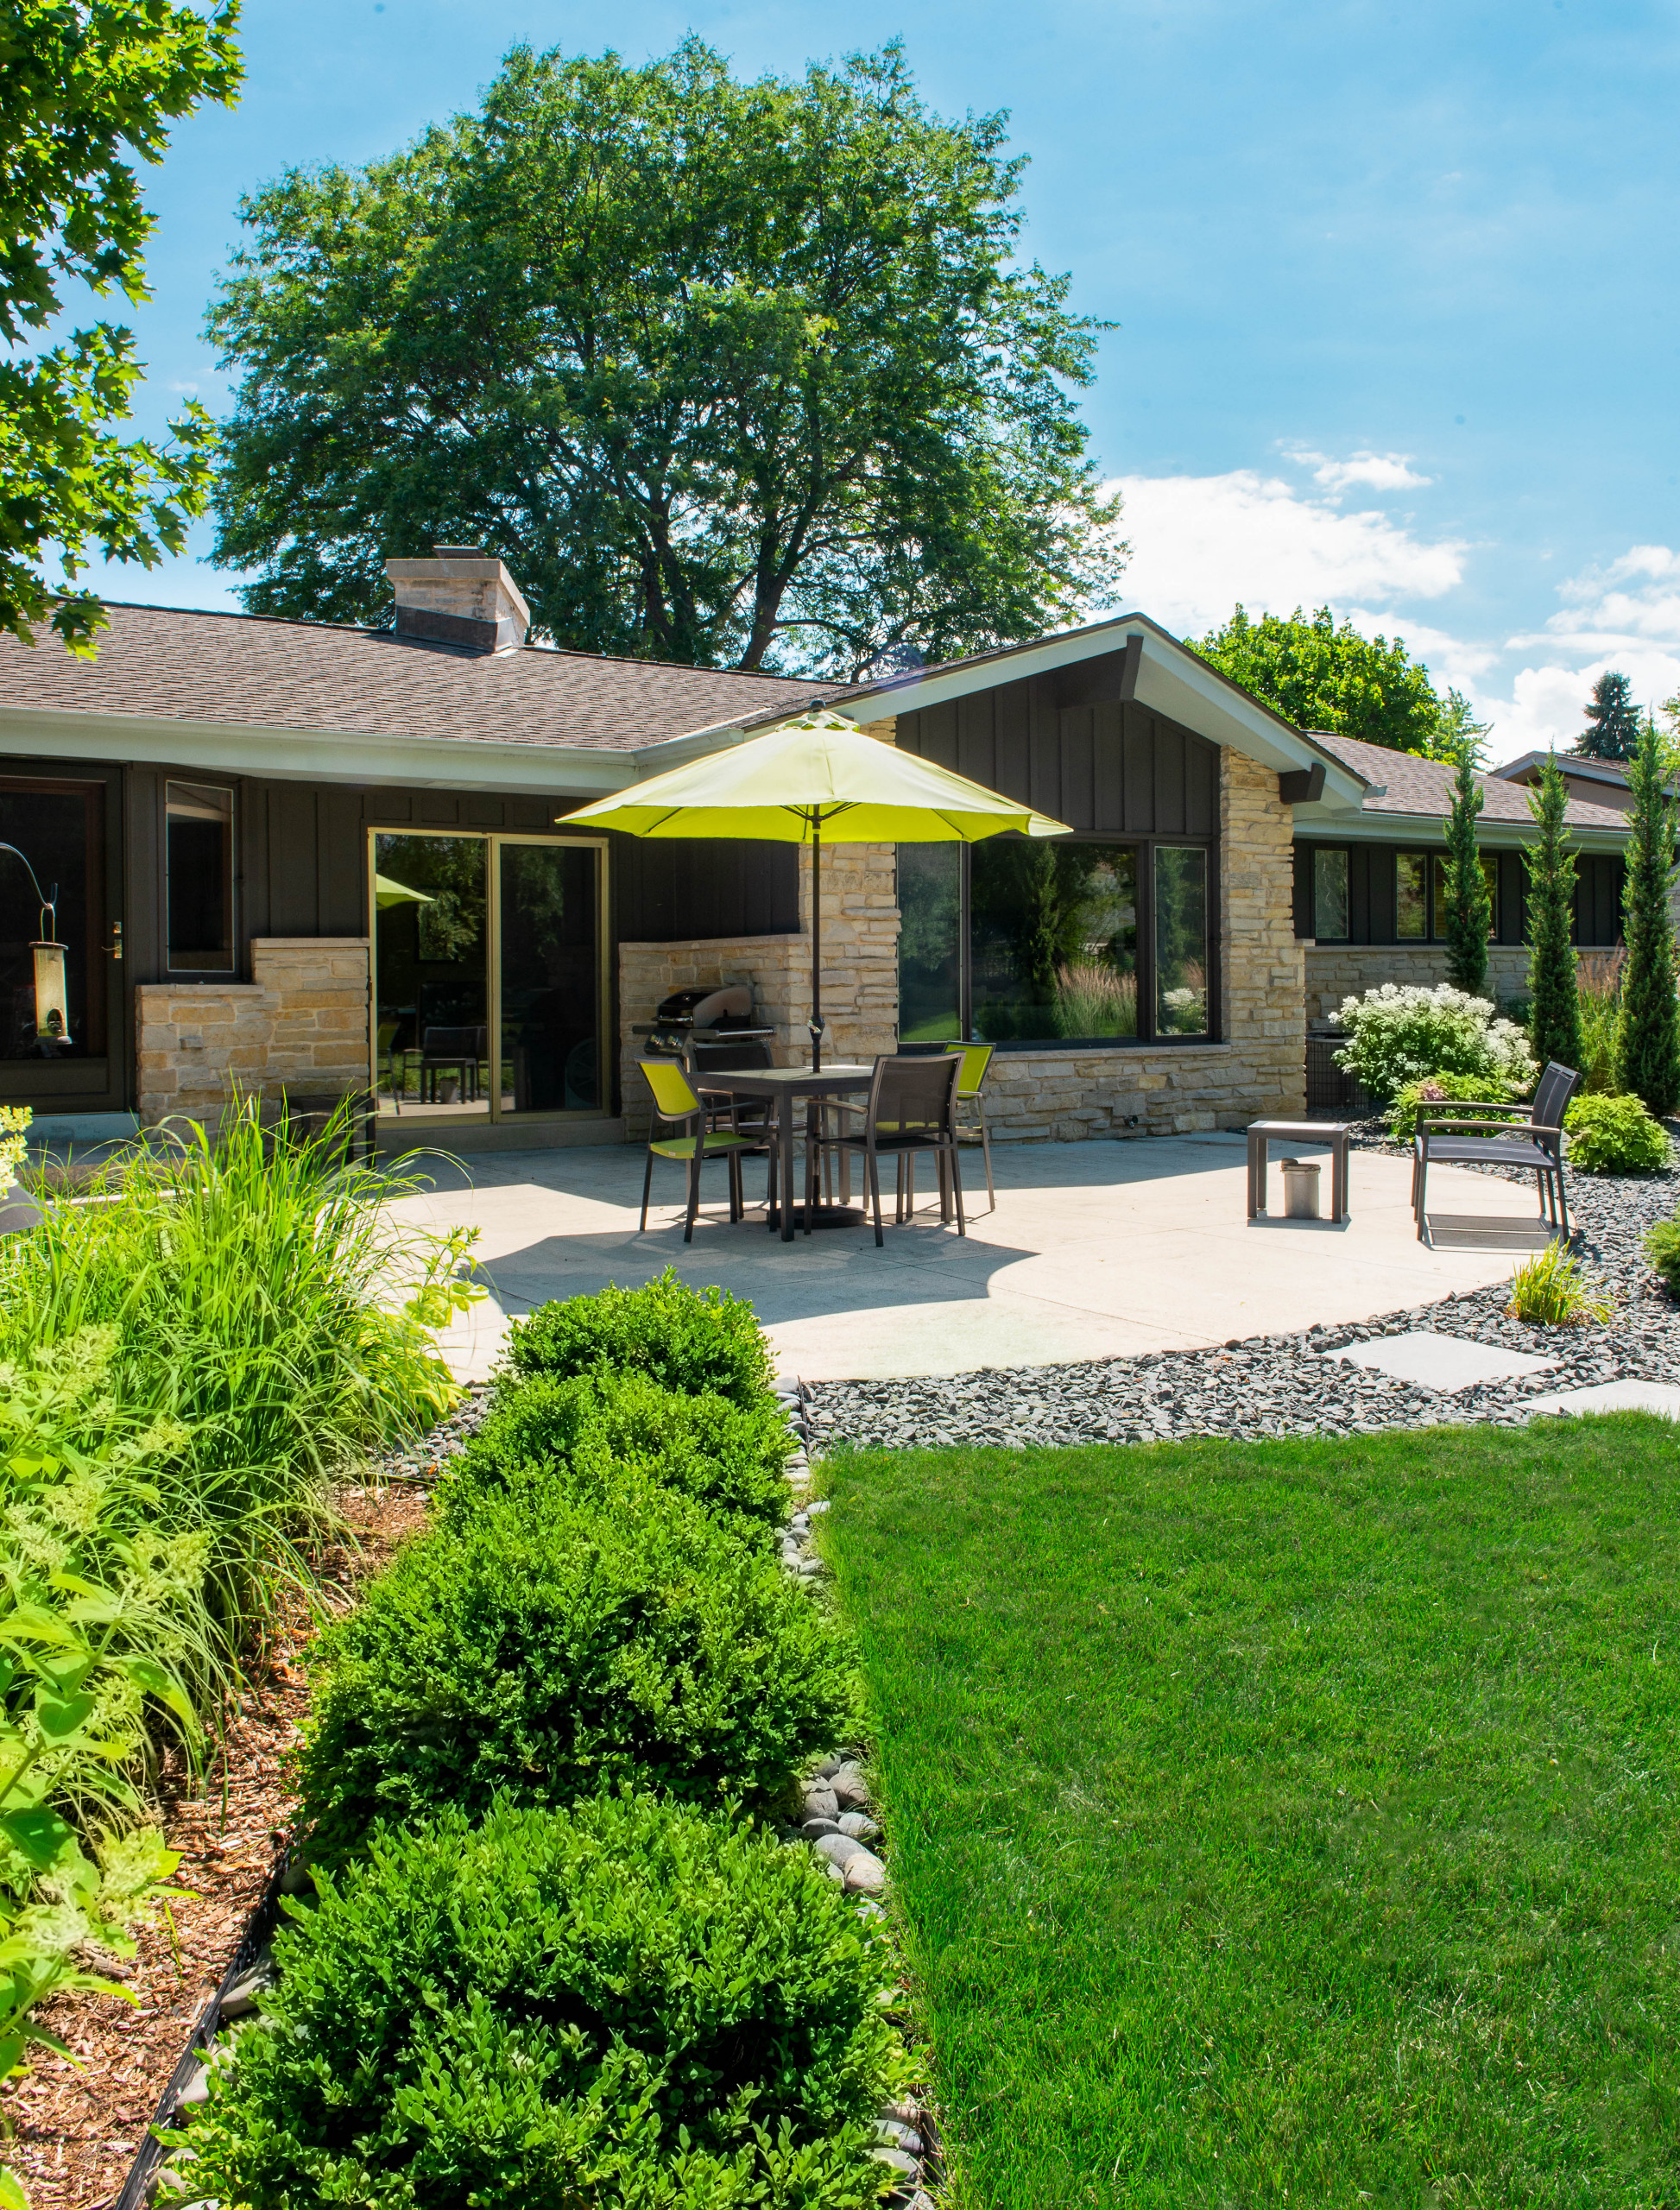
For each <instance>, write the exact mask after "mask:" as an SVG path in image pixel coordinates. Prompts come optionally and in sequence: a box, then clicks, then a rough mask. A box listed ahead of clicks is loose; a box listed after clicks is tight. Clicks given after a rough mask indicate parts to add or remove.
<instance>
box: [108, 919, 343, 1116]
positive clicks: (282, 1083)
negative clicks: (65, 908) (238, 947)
mask: <svg viewBox="0 0 1680 2210" xmlns="http://www.w3.org/2000/svg"><path fill="white" fill-rule="evenodd" d="M368 974H369V961H368V941H367V938H365V937H258V938H256V939H255V940H254V942H253V943H252V945H251V975H252V980H251V981H250V982H142V983H141V984H140V986H139V987H138V988H137V989H136V992H135V1000H136V1022H137V1025H138V1030H139V1035H138V1074H137V1081H136V1101H135V1103H136V1112H137V1113H138V1114H139V1117H140V1121H141V1122H142V1126H144V1127H155V1126H156V1124H157V1123H158V1122H159V1121H164V1120H167V1119H170V1118H172V1117H178V1116H182V1117H185V1118H186V1119H188V1120H193V1121H203V1122H204V1123H205V1125H206V1126H210V1127H213V1126H215V1125H217V1124H218V1123H219V1121H220V1120H221V1118H222V1115H223V1114H224V1112H225V1111H226V1110H227V1108H228V1107H229V1106H230V1104H231V1102H233V1099H234V1098H235V1096H251V1095H253V1094H255V1095H256V1096H260V1097H262V1099H263V1101H264V1102H265V1103H266V1102H273V1103H275V1104H278V1102H279V1099H280V1096H281V1093H282V1092H284V1093H285V1094H286V1095H287V1096H290V1097H292V1098H294V1099H297V1100H300V1101H302V1100H306V1101H309V1102H312V1103H316V1102H320V1101H322V1100H326V1099H332V1098H338V1097H343V1096H348V1095H350V1094H351V1092H353V1091H357V1090H363V1089H366V1088H367V1086H368V1038H369V1027H368Z"/></svg>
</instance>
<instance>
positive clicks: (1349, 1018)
mask: <svg viewBox="0 0 1680 2210" xmlns="http://www.w3.org/2000/svg"><path fill="white" fill-rule="evenodd" d="M1336 1018H1337V1020H1339V1022H1340V1023H1341V1025H1342V1027H1343V1028H1345V1029H1346V1030H1347V1031H1348V1041H1347V1043H1346V1044H1345V1045H1343V1046H1342V1049H1341V1051H1338V1052H1337V1053H1336V1064H1337V1065H1338V1066H1341V1067H1345V1068H1346V1069H1347V1070H1348V1073H1349V1074H1352V1075H1355V1076H1356V1077H1358V1079H1359V1080H1360V1081H1361V1083H1363V1084H1364V1085H1365V1087H1366V1089H1368V1090H1369V1091H1370V1093H1371V1095H1372V1096H1374V1097H1376V1098H1380V1099H1382V1100H1384V1101H1385V1102H1386V1101H1388V1100H1391V1099H1393V1098H1394V1097H1397V1096H1399V1092H1400V1090H1401V1089H1402V1088H1403V1086H1404V1085H1405V1083H1408V1082H1421V1081H1424V1080H1425V1079H1426V1078H1427V1077H1430V1076H1431V1075H1440V1074H1455V1075H1475V1077H1476V1078H1477V1079H1478V1080H1479V1081H1481V1082H1485V1083H1487V1084H1488V1086H1489V1087H1488V1090H1487V1095H1488V1096H1492V1097H1494V1098H1497V1096H1499V1094H1500V1091H1501V1090H1503V1091H1504V1093H1505V1094H1506V1096H1518V1095H1519V1094H1520V1093H1521V1092H1523V1091H1524V1090H1525V1089H1529V1088H1530V1087H1531V1086H1532V1083H1533V1082H1534V1078H1535V1077H1536V1075H1537V1074H1538V1071H1539V1070H1538V1067H1537V1066H1536V1065H1535V1064H1534V1061H1533V1059H1532V1058H1531V1057H1530V1055H1529V1050H1528V1044H1527V1039H1525V1037H1524V1035H1523V1032H1522V1031H1521V1029H1520V1028H1519V1027H1518V1026H1516V1025H1515V1023H1514V1022H1513V1021H1509V1020H1501V1019H1500V1017H1499V1014H1498V1013H1496V1012H1495V1010H1494V1007H1493V1006H1491V1005H1490V1004H1489V1003H1488V1001H1487V999H1486V998H1477V997H1471V996H1470V995H1468V992H1466V991H1463V990H1456V989H1454V988H1452V987H1451V985H1450V984H1449V983H1444V982H1443V983H1441V984H1439V985H1438V986H1437V988H1434V989H1425V988H1423V987H1422V986H1421V985H1420V984H1418V983H1412V982H1384V983H1382V984H1380V986H1379V987H1378V988H1376V989H1374V990H1368V991H1367V993H1366V994H1365V995H1364V996H1363V997H1357V998H1347V999H1344V1000H1343V1001H1342V1008H1341V1011H1340V1013H1338V1014H1337V1016H1336Z"/></svg>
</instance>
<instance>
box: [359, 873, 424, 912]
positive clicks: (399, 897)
mask: <svg viewBox="0 0 1680 2210" xmlns="http://www.w3.org/2000/svg"><path fill="white" fill-rule="evenodd" d="M373 894H374V902H375V904H376V905H379V906H435V905H436V904H437V902H438V901H437V900H436V899H435V898H432V897H429V896H428V895H427V894H426V892H425V891H424V890H411V889H410V888H409V887H408V886H407V883H406V882H393V881H392V880H391V878H390V876H389V875H375V877H374V879H373Z"/></svg>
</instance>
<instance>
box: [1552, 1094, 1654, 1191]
mask: <svg viewBox="0 0 1680 2210" xmlns="http://www.w3.org/2000/svg"><path fill="white" fill-rule="evenodd" d="M1563 1126H1564V1127H1565V1128H1566V1129H1567V1130H1568V1131H1569V1164H1570V1165H1571V1166H1579V1167H1581V1168H1582V1169H1583V1171H1585V1172H1587V1173H1588V1174H1654V1173H1656V1172H1657V1171H1658V1170H1659V1169H1661V1168H1662V1167H1664V1166H1666V1165H1668V1163H1669V1140H1668V1136H1667V1133H1666V1132H1665V1131H1664V1128H1663V1127H1662V1124H1661V1123H1660V1122H1659V1121H1653V1120H1652V1117H1651V1115H1650V1114H1649V1113H1647V1112H1646V1111H1645V1107H1644V1106H1643V1105H1642V1104H1641V1103H1640V1102H1639V1099H1638V1098H1637V1097H1576V1098H1575V1099H1573V1100H1572V1101H1571V1102H1570V1104H1569V1109H1568V1111H1567V1112H1566V1113H1565V1114H1564V1115H1563Z"/></svg>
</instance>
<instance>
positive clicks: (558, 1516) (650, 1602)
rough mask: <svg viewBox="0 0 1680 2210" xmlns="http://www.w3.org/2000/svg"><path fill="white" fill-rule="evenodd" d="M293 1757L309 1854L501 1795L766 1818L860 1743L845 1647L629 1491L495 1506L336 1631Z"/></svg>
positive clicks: (707, 1535) (772, 1568)
mask: <svg viewBox="0 0 1680 2210" xmlns="http://www.w3.org/2000/svg"><path fill="white" fill-rule="evenodd" d="M319 1666H320V1671H319V1686H318V1689H317V1694H316V1698H315V1703H314V1708H313V1713H312V1715H311V1718H310V1721H309V1724H308V1728H307V1731H306V1738H305V1741H304V1745H303V1747H302V1749H301V1751H300V1755H299V1759H298V1785H299V1792H300V1796H301V1798H302V1802H303V1808H304V1811H305V1814H306V1817H308V1818H309V1819H310V1820H312V1821H313V1822H314V1823H315V1828H316V1838H315V1840H314V1841H313V1842H312V1845H311V1847H312V1850H313V1851H316V1852H318V1853H320V1854H321V1855H322V1856H324V1857H325V1858H328V1859H337V1858H341V1857H342V1856H344V1854H345V1853H347V1852H348V1851H350V1850H352V1849H354V1848H355V1847H357V1845H358V1844H359V1843H360V1842H361V1841H362V1840H363V1836H364V1835H365V1834H366V1831H367V1829H368V1828H369V1826H370V1825H371V1824H372V1822H374V1820H376V1819H377V1818H384V1819H388V1820H407V1819H413V1818H416V1817H422V1816H426V1815H429V1814H430V1813H431V1812H432V1811H433V1810H435V1809H438V1808H439V1807H440V1806H441V1805H444V1804H445V1803H456V1804H459V1805H460V1806H462V1807H463V1808H464V1809H467V1810H469V1811H474V1812H482V1811H483V1810H484V1809H486V1808H487V1807H488V1805H489V1802H490V1799H491V1797H492V1796H494V1795H495V1794H496V1792H497V1791H498V1790H508V1791H511V1792H512V1794H514V1795H515V1796H516V1797H517V1798H518V1799H519V1800H521V1801H522V1802H527V1803H541V1804H565V1803H571V1802H572V1801H574V1800H575V1799H576V1798H577V1797H578V1796H585V1795H589V1794H591V1793H593V1792H594V1791H595V1790H597V1789H598V1788H599V1787H601V1786H602V1785H603V1784H611V1783H616V1782H619V1781H627V1782H629V1783H631V1784H634V1785H636V1786H638V1787H650V1788H657V1789H659V1790H663V1791H665V1792H667V1793H669V1794H672V1795H673V1796H681V1797H685V1798H687V1799H689V1800H692V1801H700V1802H707V1803H717V1802H721V1801H723V1800H725V1799H726V1798H731V1797H737V1798H738V1797H753V1798H756V1799H766V1798H768V1797H771V1796H774V1795H775V1794H777V1793H778V1792H779V1791H780V1790H781V1789H782V1788H784V1787H785V1786H786V1784H787V1782H788V1781H789V1779H790V1778H791V1777H792V1776H793V1773H794V1772H795V1771H796V1770H797V1768H798V1767H799V1765H800V1763H801V1762H802V1760H805V1759H809V1758H811V1757H812V1756H814V1755H816V1754H818V1752H821V1751H823V1750H824V1749H827V1748H828V1747H830V1746H831V1745H832V1744H833V1743H834V1742H836V1741H838V1740H844V1739H846V1737H847V1734H848V1733H849V1730H851V1729H853V1728H854V1727H856V1720H857V1707H856V1676H855V1672H854V1667H853V1660H852V1654H851V1651H850V1647H849V1644H848V1643H847V1641H846V1640H845V1639H844V1637H843V1634H842V1633H841V1632H840V1630H839V1629H838V1628H837V1626H834V1625H833V1624H832V1623H831V1620H830V1619H829V1617H828V1615H827V1614H826V1613H824V1611H822V1610H821V1609H819V1608H818V1606H817V1605H816V1604H814V1603H813V1602H812V1600H811V1598H810V1596H809V1595H808V1594H806V1592H805V1590H804V1589H803V1588H800V1587H799V1585H798V1583H797V1582H793V1581H791V1580H789V1578H788V1577H787V1575H786V1574H785V1573H784V1572H783V1571H782V1570H781V1569H780V1565H779V1564H778V1563H776V1562H775V1561H774V1559H773V1558H771V1557H769V1556H766V1555H765V1554H764V1552H763V1550H761V1549H760V1548H758V1547H756V1546H755V1545H749V1544H744V1543H742V1542H741V1541H740V1540H738V1539H737V1538H736V1536H735V1535H734V1534H732V1533H731V1531H730V1530H729V1526H728V1525H727V1524H726V1523H723V1522H722V1521H719V1520H717V1519H713V1518H712V1516H711V1514H710V1513H708V1512H706V1511H704V1509H703V1507H702V1506H699V1505H698V1504H696V1503H694V1502H692V1500H690V1499H689V1498H687V1497H685V1496H682V1495H679V1494H678V1493H675V1492H674V1491H673V1490H671V1489H668V1488H663V1487H659V1486H658V1485H657V1484H655V1483H654V1482H652V1481H638V1480H636V1479H635V1477H633V1476H630V1475H628V1474H627V1475H625V1476H623V1477H622V1478H621V1479H620V1480H619V1481H617V1482H616V1483H615V1484H614V1485H612V1486H611V1487H609V1488H608V1489H607V1490H606V1491H605V1492H604V1493H602V1494H599V1495H596V1496H586V1495H582V1494H580V1493H578V1491H577V1489H576V1488H575V1487H572V1485H571V1483H570V1481H569V1480H568V1479H567V1478H566V1477H564V1476H562V1477H561V1478H559V1479H556V1480H555V1481H552V1482H551V1483H549V1484H547V1485H546V1486H544V1485H540V1484H537V1483H533V1482H529V1481H527V1482H523V1483H521V1485H520V1486H519V1487H517V1488H515V1490H513V1491H510V1492H509V1493H507V1494H505V1495H497V1494H495V1493H486V1494H482V1495H481V1496H480V1497H479V1499H478V1500H477V1503H476V1505H475V1507H474V1509H473V1510H472V1511H471V1513H466V1512H462V1513H458V1514H456V1515H454V1516H452V1518H451V1519H450V1520H449V1521H448V1522H447V1523H446V1524H445V1525H444V1526H442V1527H440V1528H438V1529H436V1530H434V1531H432V1532H430V1533H428V1534H426V1535H423V1536H422V1537H420V1538H419V1539H418V1540H417V1541H415V1542H413V1543H411V1544H409V1545H408V1546H407V1549H406V1550H403V1551H402V1552H401V1555H400V1556H398V1557H397V1558H396V1560H395V1562H394V1563H393V1564H392V1565H391V1566H390V1567H389V1568H388V1569H387V1570H386V1571H385V1572H384V1573H383V1574H382V1575H380V1576H379V1578H378V1579H377V1580H376V1581H375V1582H373V1583H372V1585H371V1586H370V1587H369V1589H368V1591H367V1594H366V1596H365V1599H364V1601H363V1604H362V1606H361V1607H360V1609H359V1610H357V1611H356V1612H354V1613H351V1615H350V1616H349V1617H348V1618H347V1619H344V1620H342V1621H339V1622H338V1623H336V1624H335V1625H334V1626H332V1627H330V1628H329V1629H328V1630H327V1632H326V1633H325V1636H324V1637H323V1639H322V1642H321V1645H320V1649H319Z"/></svg>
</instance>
